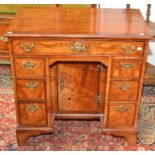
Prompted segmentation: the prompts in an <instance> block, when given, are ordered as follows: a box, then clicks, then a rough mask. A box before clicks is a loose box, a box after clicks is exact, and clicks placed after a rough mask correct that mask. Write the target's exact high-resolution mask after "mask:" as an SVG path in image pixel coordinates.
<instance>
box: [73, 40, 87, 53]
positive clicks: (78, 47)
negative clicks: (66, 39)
mask: <svg viewBox="0 0 155 155" xmlns="http://www.w3.org/2000/svg"><path fill="white" fill-rule="evenodd" d="M70 49H71V50H73V51H75V52H78V53H80V52H82V51H85V50H86V45H83V44H81V43H80V42H75V43H74V44H73V45H71V46H70Z"/></svg>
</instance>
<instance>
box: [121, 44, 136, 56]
mask: <svg viewBox="0 0 155 155" xmlns="http://www.w3.org/2000/svg"><path fill="white" fill-rule="evenodd" d="M122 48H123V50H124V51H125V53H126V54H132V53H133V52H134V51H135V49H136V47H135V46H131V45H123V46H122Z"/></svg>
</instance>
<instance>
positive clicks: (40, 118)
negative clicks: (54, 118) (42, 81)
mask: <svg viewBox="0 0 155 155" xmlns="http://www.w3.org/2000/svg"><path fill="white" fill-rule="evenodd" d="M33 107H36V108H37V109H36V110H35V109H34V110H33ZM18 108H19V117H20V119H19V121H20V126H21V127H32V126H35V127H36V126H37V127H41V126H46V125H47V111H46V104H45V103H39V104H38V103H33V104H30V103H21V104H19V106H18Z"/></svg>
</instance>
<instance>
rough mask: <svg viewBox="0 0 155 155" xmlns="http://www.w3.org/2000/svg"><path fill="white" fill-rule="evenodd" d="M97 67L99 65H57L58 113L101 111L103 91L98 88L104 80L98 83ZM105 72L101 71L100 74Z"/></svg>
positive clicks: (98, 72) (98, 73)
mask: <svg viewBox="0 0 155 155" xmlns="http://www.w3.org/2000/svg"><path fill="white" fill-rule="evenodd" d="M98 65H100V64H99V63H60V64H58V69H57V72H58V74H57V76H58V79H57V80H58V111H61V112H77V113H78V112H81V113H92V112H98V111H103V109H102V110H101V109H99V107H103V106H101V105H103V93H104V91H102V89H101V88H100V82H101V81H102V80H104V77H102V80H101V81H100V70H99V67H100V66H98ZM105 71H106V70H105V69H102V72H105ZM104 75H106V74H104ZM103 86H104V83H103ZM100 90H101V91H100ZM99 93H100V94H99ZM99 96H100V97H99ZM99 98H100V99H99Z"/></svg>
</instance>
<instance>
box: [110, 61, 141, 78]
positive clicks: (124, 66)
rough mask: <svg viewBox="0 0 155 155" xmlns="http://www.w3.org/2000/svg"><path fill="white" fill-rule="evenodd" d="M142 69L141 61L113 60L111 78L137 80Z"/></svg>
mask: <svg viewBox="0 0 155 155" xmlns="http://www.w3.org/2000/svg"><path fill="white" fill-rule="evenodd" d="M141 68H142V61H141V60H114V61H113V62H112V73H111V76H112V78H139V77H140V73H141Z"/></svg>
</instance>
